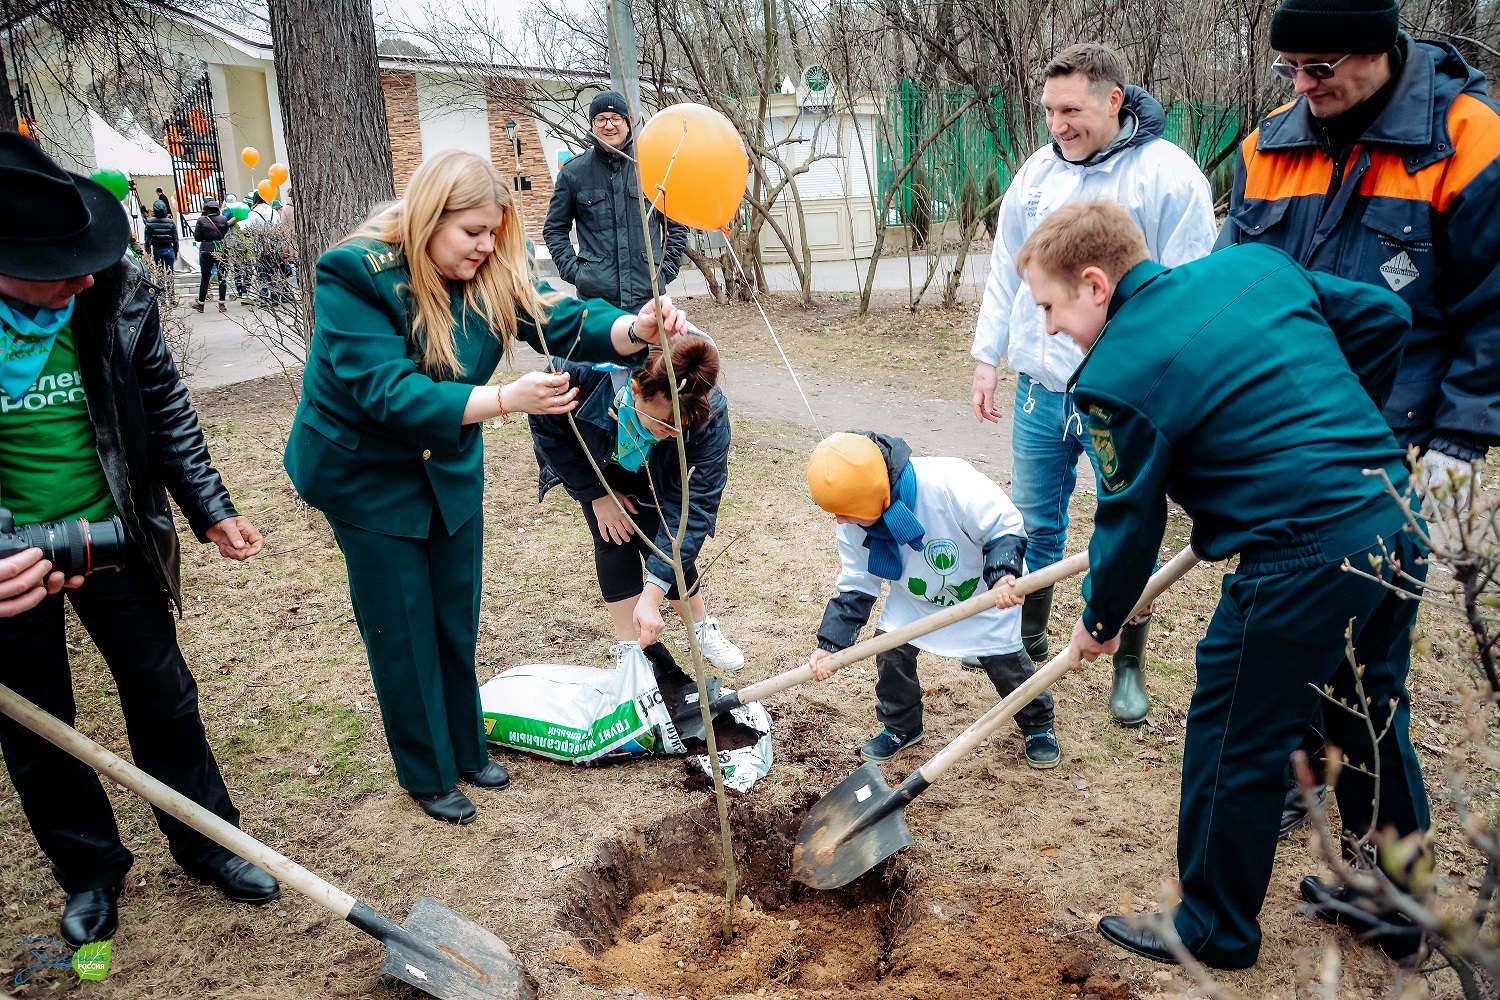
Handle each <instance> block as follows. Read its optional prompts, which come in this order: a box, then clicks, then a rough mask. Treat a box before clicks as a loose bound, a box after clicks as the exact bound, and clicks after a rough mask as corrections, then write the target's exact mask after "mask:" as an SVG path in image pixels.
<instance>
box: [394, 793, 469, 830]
mask: <svg viewBox="0 0 1500 1000" xmlns="http://www.w3.org/2000/svg"><path fill="white" fill-rule="evenodd" d="M411 797H412V798H414V799H416V800H417V805H419V806H421V807H422V811H423V812H424V813H426V814H427V815H429V816H431V817H432V818H433V819H440V820H442V821H443V822H444V823H458V824H459V825H463V824H465V823H472V822H474V818H475V817H476V816H478V815H479V810H478V809H475V808H474V803H472V802H470V801H469V797H468V796H467V795H465V794H464V793H463V792H460V791H459V790H458V789H457V788H450V789H448V791H446V792H438V793H436V794H434V795H418V794H417V793H416V792H412V793H411Z"/></svg>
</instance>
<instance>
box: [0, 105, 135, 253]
mask: <svg viewBox="0 0 1500 1000" xmlns="http://www.w3.org/2000/svg"><path fill="white" fill-rule="evenodd" d="M129 245H130V220H129V219H128V218H126V216H125V209H124V208H123V207H122V206H121V205H120V202H119V199H117V198H116V197H115V196H114V195H112V194H110V192H109V190H108V189H107V188H105V187H104V185H102V184H98V183H95V182H94V181H91V180H89V179H88V178H87V177H80V176H78V175H77V174H72V173H69V172H68V171H66V170H64V169H63V168H62V167H60V166H58V165H57V164H56V163H54V162H53V160H52V158H51V157H50V156H48V155H47V154H46V153H44V152H42V148H41V147H40V146H38V145H37V144H36V142H35V141H34V140H32V139H30V138H28V137H27V136H24V135H22V134H21V133H19V132H0V274H3V275H6V276H8V277H12V278H20V279H22V280H23V281H63V280H66V279H68V278H81V277H83V276H84V275H85V274H96V273H98V272H100V271H103V270H106V269H108V268H110V267H112V266H113V265H114V264H115V263H117V262H118V261H119V260H120V258H121V257H123V256H124V255H125V249H126V247H128V246H129Z"/></svg>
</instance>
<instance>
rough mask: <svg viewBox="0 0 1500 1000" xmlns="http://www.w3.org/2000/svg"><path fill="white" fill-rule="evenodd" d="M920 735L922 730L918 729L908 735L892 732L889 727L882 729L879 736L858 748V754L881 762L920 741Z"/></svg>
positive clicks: (898, 754) (866, 758) (896, 755)
mask: <svg viewBox="0 0 1500 1000" xmlns="http://www.w3.org/2000/svg"><path fill="white" fill-rule="evenodd" d="M922 735H923V731H922V730H920V729H918V730H917V731H916V732H915V733H913V734H912V735H910V736H903V735H901V734H900V733H893V732H891V731H890V730H889V729H882V730H881V731H880V735H879V736H877V737H875V738H874V739H873V740H871V741H870V742H868V743H866V744H865V745H864V746H863V747H861V748H860V751H859V755H860V756H861V757H863V758H864V759H865V760H873V761H875V762H876V763H877V764H883V763H884V762H886V761H888V760H891V759H893V758H895V757H898V756H900V755H901V754H903V753H905V752H906V751H907V750H910V749H911V748H912V747H913V746H915V745H916V744H918V743H920V742H922Z"/></svg>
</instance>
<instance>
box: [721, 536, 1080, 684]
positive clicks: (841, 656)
mask: <svg viewBox="0 0 1500 1000" xmlns="http://www.w3.org/2000/svg"><path fill="white" fill-rule="evenodd" d="M1088 568H1089V554H1088V553H1087V552H1079V553H1078V554H1077V555H1071V556H1069V557H1068V558H1066V559H1064V560H1062V561H1061V562H1055V563H1053V564H1052V565H1051V566H1044V567H1042V568H1041V569H1039V570H1037V571H1036V572H1035V573H1027V574H1026V575H1025V576H1023V577H1021V578H1020V579H1019V580H1017V581H1016V582H1015V583H1013V584H1011V585H1010V586H1009V587H1006V588H1002V587H996V588H995V589H994V590H986V591H983V592H981V593H978V594H975V595H974V596H973V597H971V598H969V599H968V600H967V601H962V602H960V603H958V604H955V605H953V606H952V607H948V608H944V609H943V610H941V611H936V612H934V613H932V614H930V615H928V616H927V617H925V618H919V619H917V620H916V621H914V622H912V623H911V624H910V625H903V626H902V627H901V628H898V629H895V630H894V631H891V632H886V633H884V634H883V635H877V636H874V637H873V638H869V639H866V640H865V641H864V642H857V643H855V644H854V645H852V646H850V647H849V648H848V649H841V650H839V651H838V652H837V653H830V654H828V655H827V656H825V657H823V659H822V660H820V661H818V666H819V667H821V668H822V669H824V670H840V669H842V668H844V667H847V666H848V665H849V664H851V663H858V662H859V661H860V660H864V659H868V658H869V657H871V656H874V655H876V654H877V653H884V652H885V651H886V650H888V649H895V648H896V647H897V646H901V645H904V644H906V643H908V642H911V641H912V640H913V639H917V638H920V637H921V636H924V635H927V634H928V633H929V632H936V631H937V630H938V629H940V628H944V627H946V626H948V625H952V624H953V623H954V622H960V621H963V620H964V619H965V618H972V617H974V616H975V615H977V614H979V613H981V612H983V611H988V610H989V609H991V608H993V607H994V606H995V591H996V590H1009V591H1010V592H1011V593H1012V594H1016V595H1018V596H1024V595H1026V594H1031V593H1035V592H1036V591H1038V590H1043V589H1045V588H1047V587H1050V586H1052V585H1053V584H1054V583H1057V582H1058V581H1059V580H1064V579H1066V578H1068V577H1070V576H1076V575H1077V574H1079V573H1082V572H1083V571H1084V570H1086V569H1088ZM812 679H813V673H812V668H811V667H809V666H808V665H807V664H803V665H802V666H800V667H793V668H792V669H791V670H787V671H784V672H783V673H779V674H777V675H776V676H775V677H768V678H766V679H765V680H763V681H761V682H759V683H758V684H751V685H750V686H749V687H744V688H740V689H739V690H738V691H736V692H735V696H736V698H737V700H738V701H739V703H740V704H741V705H747V704H749V703H750V702H752V701H760V700H761V699H763V698H767V697H769V696H771V695H773V694H776V693H777V692H778V691H785V690H786V689H787V688H792V687H796V686H797V685H798V684H806V683H807V682H808V681H810V680H812Z"/></svg>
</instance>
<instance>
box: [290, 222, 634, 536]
mask: <svg viewBox="0 0 1500 1000" xmlns="http://www.w3.org/2000/svg"><path fill="white" fill-rule="evenodd" d="M409 282H410V275H409V273H408V271H407V268H406V258H405V256H404V255H403V254H402V253H401V251H400V250H399V249H397V248H395V247H393V246H390V245H388V244H385V243H380V242H377V241H374V240H354V241H351V242H348V243H344V244H341V245H339V246H336V247H334V248H333V249H331V250H329V251H328V252H326V253H324V254H323V256H321V257H320V258H318V285H317V298H316V307H317V308H316V311H317V324H316V326H315V328H314V331H313V339H312V346H311V348H310V350H309V351H308V355H307V365H306V367H305V368H304V369H303V372H302V402H301V404H300V405H299V406H298V407H297V416H296V419H295V420H294V422H293V424H292V430H291V434H290V435H289V436H288V438H287V446H286V456H285V464H286V471H287V474H288V475H289V476H291V479H292V485H293V486H295V487H296V488H297V492H298V494H299V495H300V496H301V497H302V499H303V500H305V501H306V502H307V503H309V504H311V505H312V506H314V507H316V508H318V509H319V510H321V511H323V512H324V513H325V514H327V515H329V516H330V517H334V518H337V519H338V520H341V521H346V522H348V523H350V524H353V525H355V526H356V527H360V528H364V529H365V530H366V531H374V532H378V533H380V534H385V535H395V536H398V537H403V538H426V537H427V534H428V529H429V526H430V525H431V524H432V514H433V508H434V505H436V508H437V510H438V512H439V513H440V514H441V515H442V519H443V524H444V526H445V527H446V528H447V529H448V531H449V532H452V531H455V530H456V529H458V528H459V527H461V526H462V525H463V524H464V523H465V522H466V521H468V519H469V518H470V517H472V516H473V515H474V514H475V513H477V512H478V511H479V508H480V503H481V501H482V498H483V494H484V448H483V440H482V437H481V431H480V428H481V426H482V425H481V424H478V423H474V424H467V425H466V424H464V422H463V414H464V408H465V407H466V406H467V405H468V402H469V393H470V391H471V390H472V388H473V387H474V386H476V385H484V384H485V383H487V382H488V381H489V380H490V376H491V375H493V374H494V372H495V368H496V366H497V365H498V364H499V363H500V360H501V358H502V357H503V355H504V351H503V348H502V346H501V344H500V341H499V339H498V338H497V337H495V335H494V334H492V333H491V331H490V329H489V327H488V325H487V324H486V323H485V321H484V319H483V317H481V316H479V315H478V314H477V313H474V312H472V311H469V310H467V309H466V308H465V306H464V300H463V291H462V289H461V288H459V287H455V288H454V289H453V293H452V294H453V319H454V323H455V327H456V329H455V331H454V337H455V346H456V348H457V352H458V359H459V362H460V364H461V365H462V372H461V374H459V375H457V376H454V377H451V378H444V379H435V378H432V377H430V376H428V375H427V374H425V373H424V372H423V370H422V365H421V362H420V351H419V350H418V349H417V347H416V346H415V345H414V344H413V342H412V340H411V338H410V337H409V336H408V334H409V331H410V329H411V321H412V317H413V315H414V314H415V308H414V306H413V304H412V302H411V300H410V296H409V294H408V293H407V290H406V286H407V285H408V284H409ZM541 287H542V290H543V291H544V292H550V291H551V288H550V287H548V286H546V285H543V286H541ZM622 315H624V314H623V313H622V312H621V311H620V310H619V309H616V308H615V307H614V306H611V305H609V304H608V303H607V302H604V301H603V300H600V299H590V300H587V301H580V300H578V299H563V300H562V301H561V302H559V303H558V304H557V305H556V306H554V307H553V309H552V311H551V314H550V315H549V316H548V318H547V320H546V322H544V323H539V322H538V321H537V320H536V319H535V318H534V317H532V316H531V315H530V314H528V313H525V312H518V313H517V314H516V319H517V321H518V329H517V335H518V336H519V337H520V339H521V340H524V341H525V342H526V343H528V344H530V345H531V346H532V347H534V348H536V349H537V350H538V351H545V352H546V353H549V354H555V355H559V356H562V357H571V358H573V359H575V360H579V361H615V362H620V363H622V364H630V363H632V362H634V363H640V362H641V361H643V360H644V358H645V350H644V349H642V350H641V351H639V352H637V354H635V355H631V356H629V357H621V356H620V355H619V354H617V353H616V352H615V349H614V346H613V344H612V342H611V340H610V327H611V326H612V325H613V324H614V322H615V320H616V319H618V318H619V317H620V316H622Z"/></svg>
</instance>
